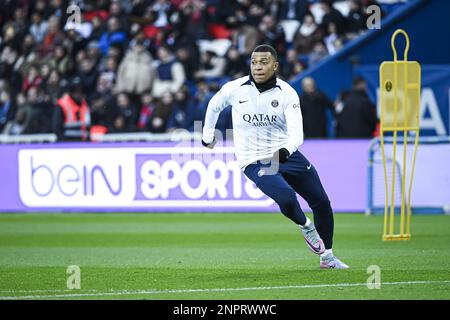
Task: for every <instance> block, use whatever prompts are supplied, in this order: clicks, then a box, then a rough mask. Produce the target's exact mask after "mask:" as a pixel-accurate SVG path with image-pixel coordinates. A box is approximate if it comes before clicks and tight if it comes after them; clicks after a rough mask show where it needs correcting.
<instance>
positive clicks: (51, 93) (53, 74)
mask: <svg viewBox="0 0 450 320" xmlns="http://www.w3.org/2000/svg"><path fill="white" fill-rule="evenodd" d="M60 82H61V76H60V74H59V73H58V71H57V70H55V69H52V70H50V74H49V76H48V79H47V80H46V81H45V82H44V83H43V87H44V88H45V92H46V94H47V95H48V100H49V101H50V102H51V103H52V104H53V105H54V104H56V101H57V100H58V97H60V95H61V85H60Z"/></svg>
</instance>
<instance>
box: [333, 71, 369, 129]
mask: <svg viewBox="0 0 450 320" xmlns="http://www.w3.org/2000/svg"><path fill="white" fill-rule="evenodd" d="M366 91H367V84H366V81H365V80H364V79H363V78H361V77H357V78H356V79H355V80H354V81H353V89H352V91H351V92H350V93H349V94H348V96H347V97H346V99H345V100H344V101H343V108H342V110H341V111H340V113H338V115H337V126H336V136H337V137H339V138H372V137H373V133H374V131H375V129H376V125H377V122H378V118H377V111H376V107H375V105H374V104H373V103H372V102H371V101H370V100H369V97H368V95H367V92H366Z"/></svg>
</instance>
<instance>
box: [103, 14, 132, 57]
mask: <svg viewBox="0 0 450 320" xmlns="http://www.w3.org/2000/svg"><path fill="white" fill-rule="evenodd" d="M126 39H127V35H126V33H125V32H123V31H121V30H120V22H119V20H118V19H117V18H116V17H111V18H109V19H108V30H107V31H105V32H104V33H103V34H102V36H101V37H100V39H99V47H100V50H101V51H102V54H103V55H107V54H108V50H109V47H110V46H111V45H112V44H119V45H124V43H125V41H126Z"/></svg>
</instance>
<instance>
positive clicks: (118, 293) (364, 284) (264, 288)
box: [0, 280, 450, 300]
mask: <svg viewBox="0 0 450 320" xmlns="http://www.w3.org/2000/svg"><path fill="white" fill-rule="evenodd" d="M431 283H435V284H446V283H450V280H442V281H404V282H382V283H381V286H393V285H414V284H431ZM361 286H367V283H335V284H311V285H293V286H271V287H248V288H211V289H168V290H135V291H129V290H118V291H111V292H98V293H73V294H55V295H27V296H9V297H5V296H4V297H1V296H0V300H20V299H46V298H77V297H103V296H121V295H137V294H148V295H151V294H164V293H196V292H229V291H257V290H274V289H311V288H332V287H361Z"/></svg>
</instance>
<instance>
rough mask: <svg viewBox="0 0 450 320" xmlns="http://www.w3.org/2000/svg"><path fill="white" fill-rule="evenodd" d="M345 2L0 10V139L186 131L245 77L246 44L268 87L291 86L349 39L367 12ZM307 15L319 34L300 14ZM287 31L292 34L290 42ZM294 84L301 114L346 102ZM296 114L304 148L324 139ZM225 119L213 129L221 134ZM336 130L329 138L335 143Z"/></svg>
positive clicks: (109, 2) (88, 3) (363, 0)
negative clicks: (346, 7) (274, 55)
mask: <svg viewBox="0 0 450 320" xmlns="http://www.w3.org/2000/svg"><path fill="white" fill-rule="evenodd" d="M348 2H349V4H350V11H349V13H348V15H343V14H342V13H341V12H340V11H339V10H336V9H335V8H334V7H333V1H323V0H322V1H313V0H252V1H250V0H95V1H94V0H80V1H70V2H69V1H64V0H36V1H31V0H19V1H8V0H2V1H0V6H1V11H0V31H1V32H0V133H4V134H9V135H18V134H32V133H49V132H54V133H56V134H57V136H58V138H59V139H60V140H63V139H64V140H80V139H81V140H88V139H89V136H90V133H92V132H96V133H106V132H108V133H123V132H139V131H146V132H167V131H170V130H173V129H176V128H184V129H187V130H191V131H192V130H193V123H194V121H195V120H202V119H203V117H204V112H205V110H206V106H207V103H208V101H209V99H210V98H211V97H212V95H213V94H214V93H215V92H216V91H217V90H218V88H219V87H220V85H221V84H223V83H225V82H226V81H228V80H230V79H233V78H238V77H241V76H244V75H246V74H248V70H249V58H250V54H251V52H252V50H253V48H254V47H255V46H256V45H257V44H262V43H267V44H270V45H272V46H273V47H274V48H275V49H276V50H277V52H278V53H279V57H280V70H279V77H281V78H283V79H285V80H291V79H293V78H294V77H295V76H297V75H298V74H299V73H301V72H302V71H303V70H304V69H305V68H308V67H309V66H311V65H314V64H316V63H317V62H318V61H320V60H321V59H323V58H324V57H326V56H328V55H333V54H335V53H336V52H337V51H339V50H340V48H341V47H342V46H343V45H344V44H345V43H346V42H347V41H349V40H350V39H352V38H354V37H356V36H358V35H359V34H360V33H361V32H362V31H363V30H364V29H365V28H366V23H365V22H366V13H365V12H366V7H367V6H369V5H371V4H373V3H376V2H375V1H370V0H350V1H348ZM317 3H319V4H318V6H317V8H319V10H320V11H321V16H322V18H321V23H320V24H319V23H317V19H316V15H315V14H313V13H312V12H311V10H310V8H311V5H312V4H317ZM77 10H79V13H80V16H79V17H80V20H79V21H78V20H77V19H78V16H77V13H78V11H77ZM286 21H287V22H289V21H291V22H292V21H293V22H297V24H294V25H295V26H296V27H295V30H294V33H293V34H291V35H290V36H289V35H287V34H286V28H284V27H283V25H282V23H281V22H285V23H286ZM224 39H225V40H227V41H226V42H225V43H227V45H226V46H222V45H221V42H220V40H224ZM215 41H216V42H215ZM205 44H206V45H205ZM208 44H210V45H209V46H208ZM211 44H213V45H211ZM215 44H218V45H217V46H216V47H223V48H225V49H224V50H223V53H222V54H221V53H220V52H218V51H217V50H213V49H211V48H214V45H215ZM305 80H306V81H304V82H303V83H302V87H303V88H302V89H303V93H302V96H301V99H302V105H312V106H317V105H319V107H317V108H312V109H313V110H326V109H329V110H331V111H332V113H333V114H337V113H336V110H337V111H340V110H339V106H341V109H342V103H344V104H345V103H346V101H347V102H348V100H346V99H344V98H346V97H339V101H336V102H335V101H330V99H329V98H328V97H326V96H325V95H324V94H322V93H320V92H319V91H318V89H317V88H315V85H314V80H313V79H305ZM355 88H356V89H357V90H359V91H358V92H361V94H360V96H359V98H358V97H356V98H354V99H353V100H351V103H353V104H358V103H359V104H361V103H363V104H367V103H366V100H367V99H366V97H364V94H365V93H364V86H363V85H361V84H360V83H359V84H358V81H356V84H355ZM355 88H354V89H355ZM316 92H319V93H318V94H316ZM348 95H349V96H355V95H354V94H352V92H350V93H349V94H348ZM361 101H363V102H361ZM367 101H368V100H367ZM336 106H337V107H338V108H336ZM344 109H345V108H344ZM372 109H374V108H372ZM303 112H304V122H305V135H306V137H325V136H326V129H324V128H325V126H326V125H325V124H324V123H322V122H320V124H319V125H317V121H322V120H323V121H325V119H324V117H325V113H324V112H322V111H320V112H316V111H313V114H311V113H310V112H308V111H307V110H305V111H303ZM314 112H315V113H316V114H314ZM230 114H231V113H230V112H228V113H227V112H224V113H223V114H222V115H221V118H220V119H219V123H218V127H219V128H222V129H225V128H228V127H230V126H231V117H230ZM356 118H357V117H353V118H352V117H350V120H347V123H349V124H350V125H351V124H352V123H354V121H357V119H356ZM317 119H319V120H317ZM355 119H356V120H355ZM375 121H376V115H375ZM342 126H344V129H342ZM340 127H341V128H339V126H338V127H337V136H346V134H345V125H341V126H340ZM363 129H364V130H362V131H364V132H369V134H371V132H373V130H372V128H370V130H367V128H363ZM371 130H372V131H371ZM342 132H344V133H342ZM348 135H350V133H349V134H348ZM358 135H361V132H357V133H356V136H358Z"/></svg>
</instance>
